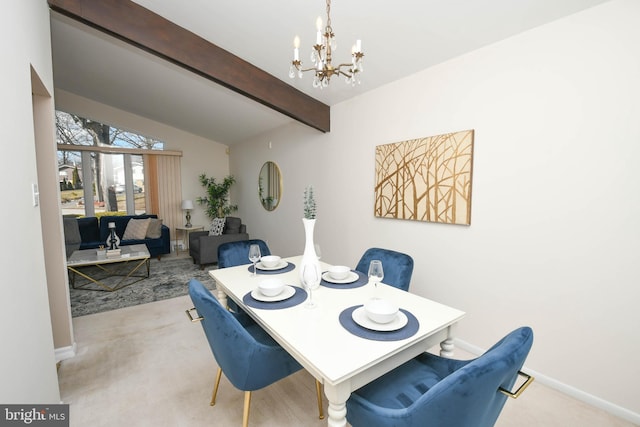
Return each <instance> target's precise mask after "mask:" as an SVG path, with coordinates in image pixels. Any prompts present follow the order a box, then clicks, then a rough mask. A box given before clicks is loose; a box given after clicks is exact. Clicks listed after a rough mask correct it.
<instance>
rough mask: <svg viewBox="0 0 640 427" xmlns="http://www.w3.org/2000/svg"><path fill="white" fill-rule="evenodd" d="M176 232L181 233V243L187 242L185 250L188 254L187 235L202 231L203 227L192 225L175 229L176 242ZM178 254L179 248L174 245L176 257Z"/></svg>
mask: <svg viewBox="0 0 640 427" xmlns="http://www.w3.org/2000/svg"><path fill="white" fill-rule="evenodd" d="M178 231H182V241H183V242H184V240H185V239H186V240H187V243H186V244H185V250H186V251H187V252H189V233H191V232H192V231H204V225H192V226H191V227H185V226H182V227H176V240H177V239H178ZM179 254H180V247H179V246H178V245H177V244H176V256H177V255H179Z"/></svg>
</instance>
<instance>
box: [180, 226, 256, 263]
mask: <svg viewBox="0 0 640 427" xmlns="http://www.w3.org/2000/svg"><path fill="white" fill-rule="evenodd" d="M248 239H249V234H248V233H247V226H246V225H245V224H243V223H242V220H241V219H240V218H237V217H233V216H228V217H227V220H226V221H225V225H224V230H223V231H222V234H221V235H220V236H210V235H209V231H194V232H191V233H189V255H190V256H191V258H193V263H194V264H200V269H203V268H204V266H205V265H206V264H215V263H217V262H218V246H220V245H221V244H223V243H228V242H236V241H239V240H248Z"/></svg>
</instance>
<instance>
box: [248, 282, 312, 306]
mask: <svg viewBox="0 0 640 427" xmlns="http://www.w3.org/2000/svg"><path fill="white" fill-rule="evenodd" d="M293 288H294V289H295V290H296V293H295V294H293V296H292V297H291V298H287V299H286V300H284V301H274V302H264V301H258V300H257V299H255V298H254V297H252V296H251V292H248V293H247V294H246V295H245V296H243V297H242V302H244V303H245V304H246V305H248V306H249V307H253V308H260V309H263V310H279V309H282V308H289V307H293V306H295V305H298V304H300V303H302V302H304V301H306V299H307V291H305V290H304V289H302V288H299V287H297V286H294V287H293Z"/></svg>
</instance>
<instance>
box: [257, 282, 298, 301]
mask: <svg viewBox="0 0 640 427" xmlns="http://www.w3.org/2000/svg"><path fill="white" fill-rule="evenodd" d="M295 293H296V290H295V288H294V287H293V286H289V285H284V289H283V290H282V292H280V293H279V294H278V295H275V296H272V297H268V296H266V295H263V294H262V292H260V291H259V290H258V289H254V290H253V291H251V296H252V297H253V299H256V300H258V301H262V302H278V301H284V300H286V299H289V298H291V297H292V296H294V295H295Z"/></svg>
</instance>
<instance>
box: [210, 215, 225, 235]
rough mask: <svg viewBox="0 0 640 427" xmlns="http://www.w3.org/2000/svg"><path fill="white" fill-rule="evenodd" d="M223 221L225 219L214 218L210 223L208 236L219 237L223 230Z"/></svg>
mask: <svg viewBox="0 0 640 427" xmlns="http://www.w3.org/2000/svg"><path fill="white" fill-rule="evenodd" d="M225 220H226V218H214V219H213V221H211V228H210V229H209V236H221V235H222V231H223V230H224V223H225Z"/></svg>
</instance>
